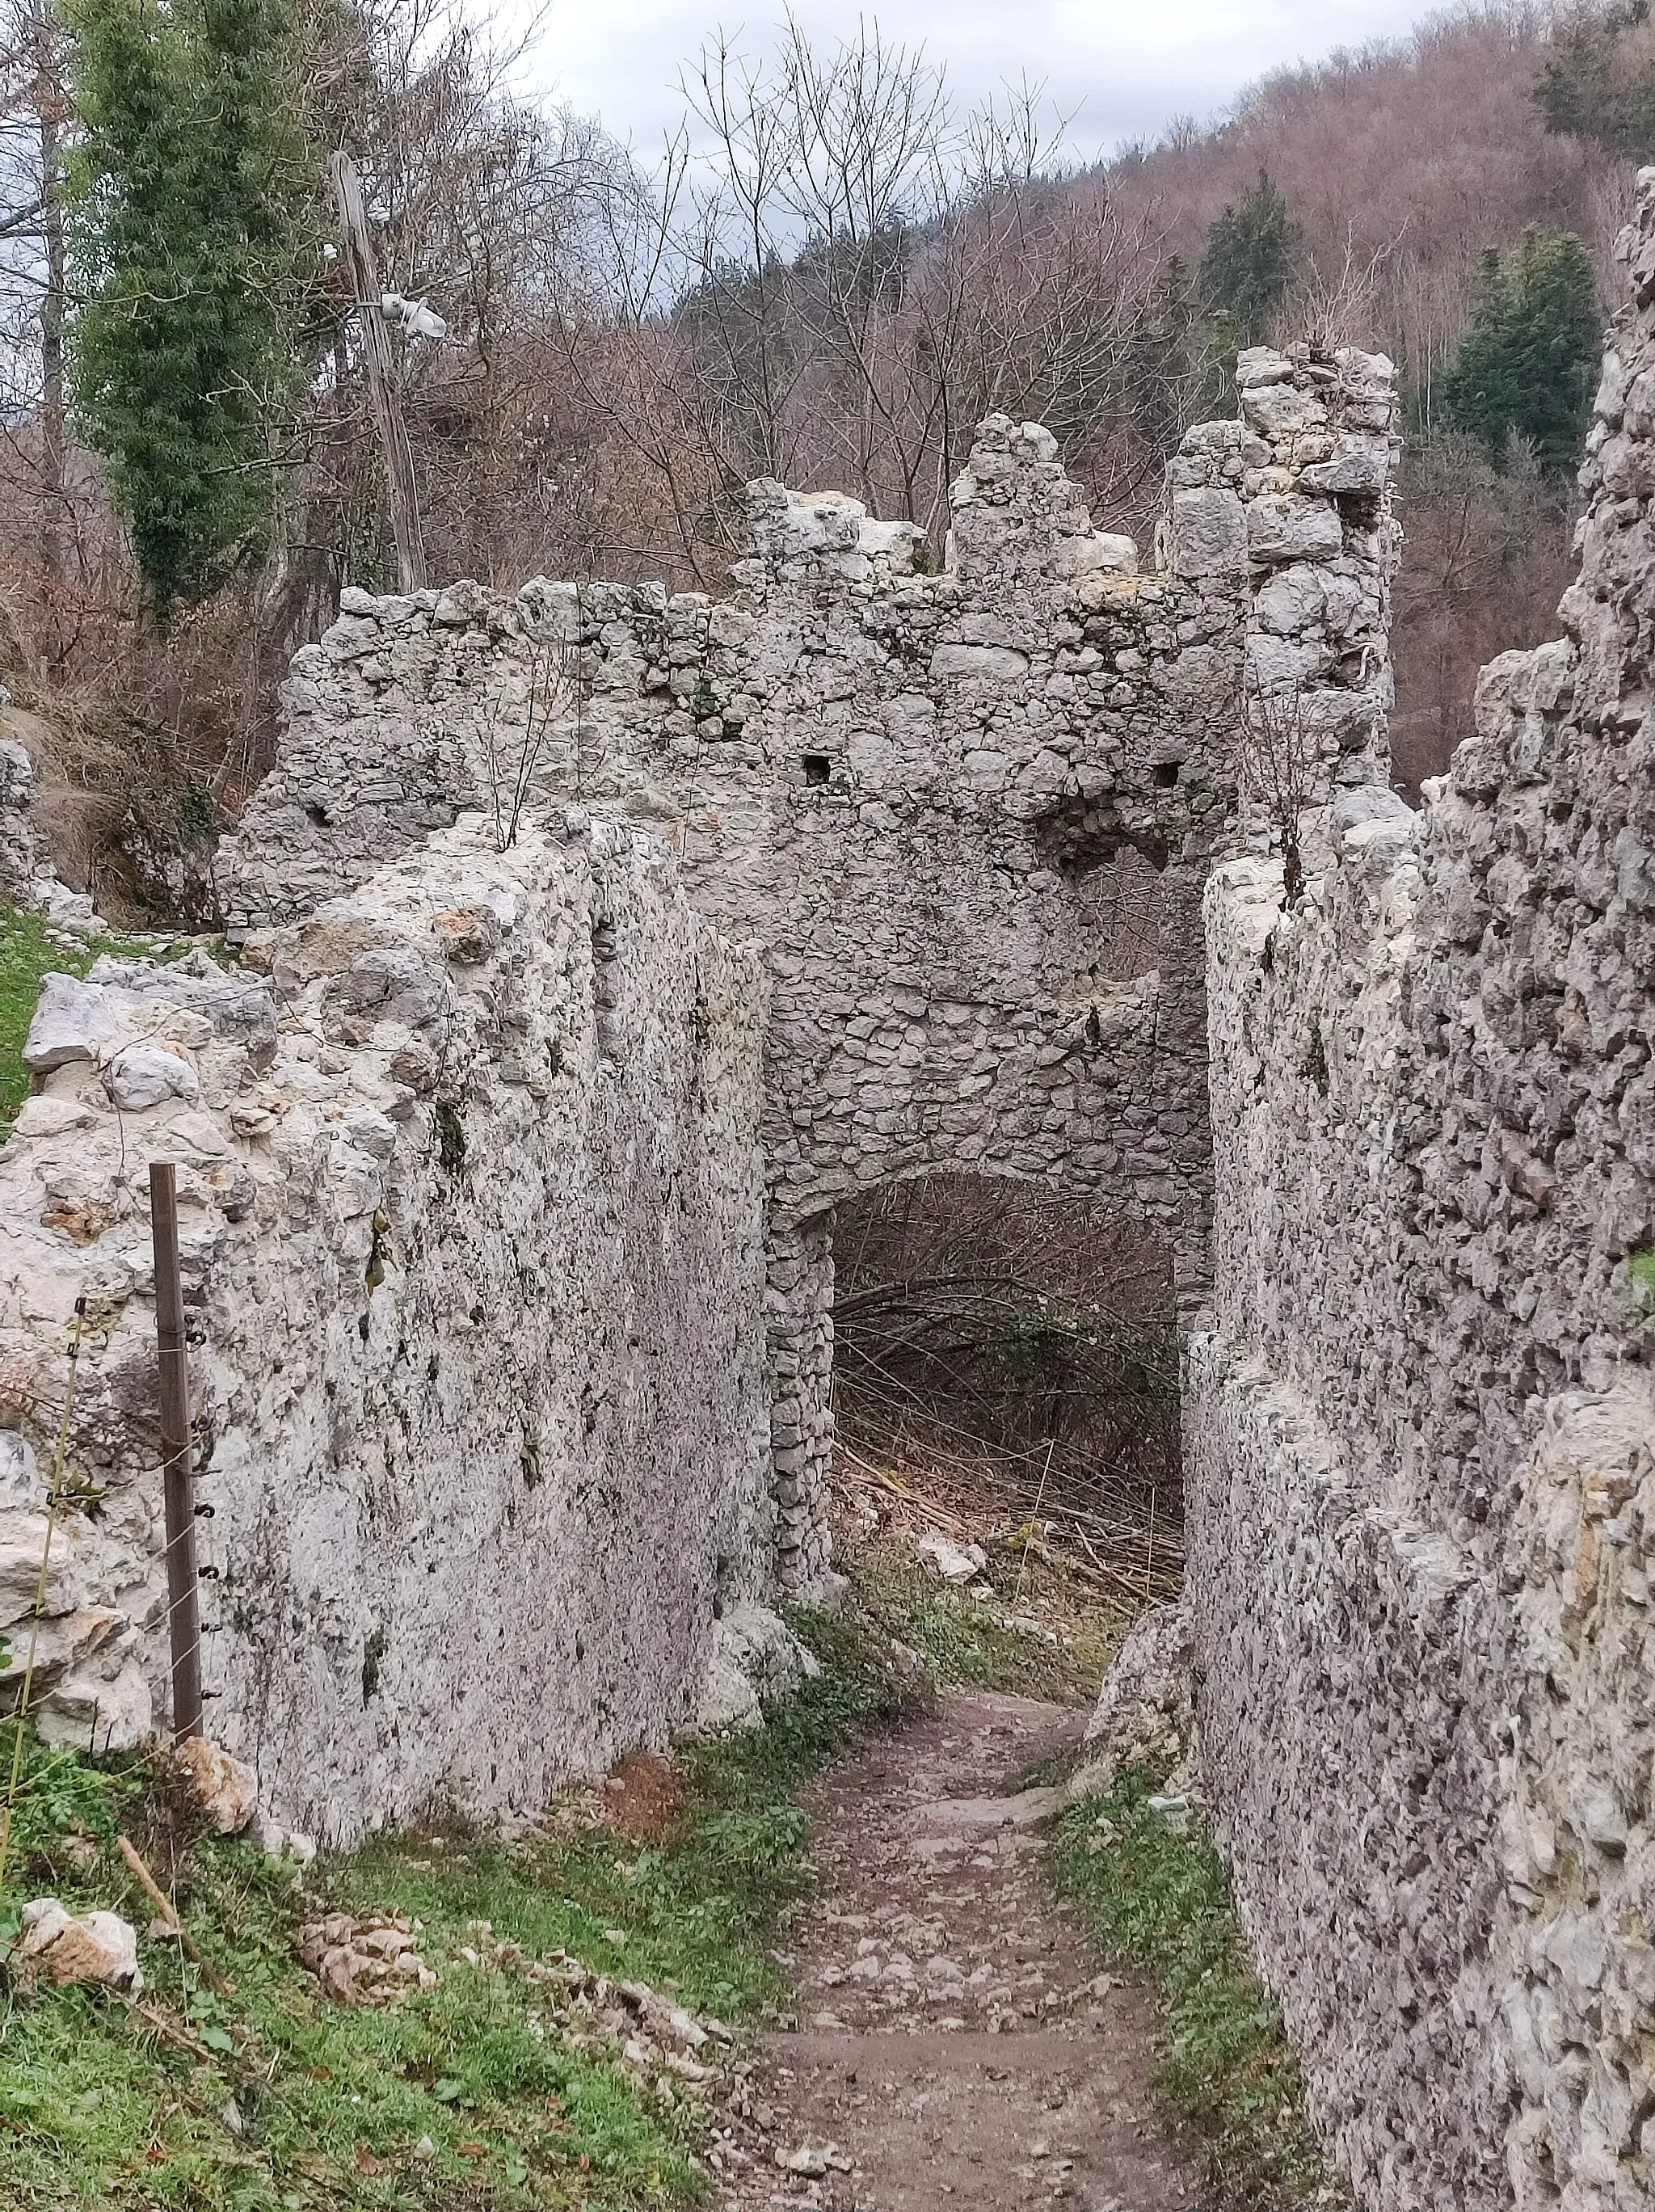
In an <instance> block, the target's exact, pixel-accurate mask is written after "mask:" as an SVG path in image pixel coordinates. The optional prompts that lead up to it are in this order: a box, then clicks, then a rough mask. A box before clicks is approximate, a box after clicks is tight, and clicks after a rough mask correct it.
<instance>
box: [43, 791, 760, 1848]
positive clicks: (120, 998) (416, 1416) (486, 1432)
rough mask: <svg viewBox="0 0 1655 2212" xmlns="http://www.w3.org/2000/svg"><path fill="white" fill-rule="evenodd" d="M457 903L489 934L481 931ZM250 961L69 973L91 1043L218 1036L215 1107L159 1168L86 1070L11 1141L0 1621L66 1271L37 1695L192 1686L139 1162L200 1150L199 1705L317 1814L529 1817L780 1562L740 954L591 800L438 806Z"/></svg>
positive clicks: (330, 1823) (131, 1701) (48, 1423)
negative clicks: (272, 1015)
mask: <svg viewBox="0 0 1655 2212" xmlns="http://www.w3.org/2000/svg"><path fill="white" fill-rule="evenodd" d="M457 914H465V915H470V916H472V917H474V918H476V917H479V916H482V915H488V916H489V917H491V918H492V924H491V926H489V927H483V926H482V924H481V923H480V922H476V921H475V920H474V923H473V924H472V925H468V927H467V930H466V931H465V932H464V940H465V941H464V953H465V957H464V958H456V957H454V955H455V951H456V936H455V927H454V917H455V916H456V915H457ZM248 958H249V960H250V962H254V963H258V966H257V968H256V969H252V968H246V967H244V968H243V969H239V970H236V971H222V972H220V971H215V973H214V974H213V975H208V974H206V973H204V972H202V971H201V970H199V969H197V970H196V971H195V972H182V973H180V972H179V971H178V970H175V969H173V968H156V969H144V970H142V972H139V971H136V970H135V969H134V968H133V966H132V964H131V963H111V966H110V968H109V969H107V970H106V971H105V980H103V981H98V980H96V978H97V975H98V972H99V971H98V970H96V969H94V981H91V982H90V983H89V984H88V985H87V986H86V987H84V990H83V995H82V999H81V1001H80V1011H79V1012H78V1014H77V1017H76V1018H77V1023H78V1027H79V1033H80V1034H82V1035H86V1036H96V1037H97V1038H100V1039H105V1040H106V1039H108V1038H110V1037H118V1036H122V1035H124V1034H125V1033H126V1031H127V1029H128V1025H129V1024H135V1023H136V1024H142V1027H143V1028H144V1029H145V1030H148V1031H149V1032H150V1033H152V1034H158V1035H175V1034H177V1033H178V1032H179V1031H180V1030H182V1031H184V1032H186V1033H187V1034H188V1035H189V1036H191V1039H192V1040H193V1042H191V1044H190V1045H189V1046H188V1048H187V1049H188V1050H189V1051H190V1053H191V1056H192V1059H193V1062H194V1065H195V1067H196V1070H197V1075H198V1079H199V1095H198V1097H197V1099H196V1100H195V1101H194V1102H193V1103H190V1102H187V1101H186V1100H185V1099H184V1098H182V1097H176V1096H174V1097H166V1098H163V1099H162V1100H161V1102H160V1103H157V1104H155V1105H154V1106H152V1107H150V1108H149V1109H147V1111H146V1113H145V1116H144V1122H145V1137H144V1144H143V1152H142V1156H141V1157H140V1158H138V1159H137V1160H134V1158H133V1157H132V1153H131V1137H130V1125H129V1126H128V1127H127V1128H126V1130H125V1132H124V1130H123V1118H122V1116H121V1115H119V1114H118V1113H117V1112H116V1111H115V1110H114V1109H112V1107H111V1105H110V1104H109V1103H108V1101H107V1100H106V1097H105V1094H104V1089H103V1085H101V1084H100V1082H98V1081H97V1080H96V1079H90V1080H89V1079H88V1077H89V1073H90V1071H89V1070H88V1066H86V1065H85V1063H84V1062H81V1061H76V1060H64V1062H62V1063H61V1064H59V1065H58V1066H53V1067H51V1068H48V1069H47V1070H46V1072H45V1073H44V1074H43V1075H42V1076H41V1077H40V1078H39V1080H40V1081H41V1082H42V1083H43V1085H45V1088H44V1090H43V1091H42V1093H41V1094H40V1097H39V1100H38V1101H37V1103H39V1104H41V1105H44V1104H45V1103H48V1102H57V1101H62V1102H64V1103H75V1104H76V1107H77V1109H80V1108H84V1109H85V1111H84V1113H83V1112H82V1111H80V1110H77V1111H76V1112H75V1113H74V1114H72V1115H70V1114H64V1115H38V1116H37V1117H35V1119H34V1121H33V1124H32V1129H33V1133H30V1125H26V1126H25V1127H24V1128H23V1129H21V1130H20V1132H19V1133H17V1134H15V1135H14V1136H13V1137H12V1139H10V1141H9V1143H8V1145H7V1146H6V1147H5V1149H4V1151H3V1152H0V1218H3V1219H4V1221H5V1223H6V1225H7V1231H8V1234H7V1237H6V1239H5V1243H4V1249H3V1254H0V1364H3V1367H4V1370H5V1372H6V1373H7V1374H8V1376H11V1377H13V1378H14V1386H13V1387H14V1395H13V1396H12V1398H11V1399H10V1401H9V1404H8V1408H7V1419H8V1422H9V1434H10V1436H11V1437H13V1438H14V1439H15V1442H14V1444H13V1447H12V1457H13V1461H14V1462H15V1467H16V1468H17V1478H16V1480H15V1484H13V1483H9V1484H8V1490H7V1495H6V1501H5V1508H4V1509H0V1597H3V1598H4V1600H5V1602H4V1603H3V1604H0V1613H9V1614H10V1615H11V1617H12V1618H13V1619H14V1620H15V1618H16V1617H17V1616H18V1614H19V1613H21V1612H25V1611H27V1609H28V1607H30V1606H31V1605H32V1603H33V1583H34V1577H35V1575H36V1574H37V1573H38V1568H39V1557H40V1547H41V1544H42V1542H43V1541H44V1522H43V1520H42V1518H41V1516H40V1515H39V1512H38V1510H31V1508H32V1507H35V1506H38V1502H39V1484H38V1480H31V1478H30V1477H29V1474H28V1472H27V1469H28V1466H29V1455H30V1454H32V1455H33V1464H34V1467H35V1468H36V1469H37V1470H38V1468H39V1466H40V1465H41V1464H43V1463H44V1464H49V1463H50V1460H51V1454H52V1443H53V1425H54V1423H55V1420H56V1417H57V1414H56V1409H57V1407H58V1403H59V1402H60V1401H59V1394H60V1391H61V1388H62V1379H63V1376H64V1358H65V1354H66V1352H67V1349H68V1346H69V1343H70V1334H71V1331H72V1328H73V1317H74V1306H75V1301H76V1297H79V1296H84V1297H86V1298H87V1301H88V1316H89V1319H90V1322H91V1327H90V1328H89V1329H88V1334H87V1338H86V1341H85V1344H84V1346H83V1350H82V1359H81V1365H80V1382H79V1389H78V1391H77V1395H76V1419H75V1425H74V1427H73V1429H72V1431H71V1434H70V1464H69V1470H68V1471H69V1476H70V1504H69V1506H68V1507H67V1508H66V1509H65V1510H64V1512H63V1513H62V1515H61V1516H60V1521H59V1528H58V1538H57V1541H56V1543H55V1544H54V1560H53V1567H52V1574H51V1576H50V1577H48V1586H47V1601H48V1607H49V1613H48V1617H47V1618H46V1620H45V1622H44V1624H43V1626H42V1630H41V1633H40V1638H39V1655H38V1673H37V1689H36V1705H37V1711H39V1717H40V1725H41V1729H42V1731H43V1733H45V1734H47V1735H50V1736H52V1738H53V1739H54V1740H58V1741H79V1742H82V1743H84V1742H87V1741H93V1740H95V1741H96V1744H97V1747H98V1748H99V1749H100V1750H102V1749H103V1748H104V1747H106V1744H108V1743H110V1742H112V1741H113V1742H115V1743H117V1744H119V1743H126V1742H131V1741H136V1739H137V1738H138V1737H139V1736H140V1735H142V1733H143V1732H144V1730H145V1729H147V1728H148V1727H149V1725H150V1724H151V1722H152V1719H153V1717H154V1716H155V1713H157V1712H160V1711H164V1710H165V1683H166V1675H167V1646H166V1635H165V1627H164V1610H165V1609H164V1602H163V1593H164V1587H165V1578H164V1573H163V1568H162V1559H161V1515H160V1498H159V1488H158V1478H157V1475H156V1471H155V1453H154V1445H153V1435H154V1431H153V1420H154V1412H153V1407H154V1395H153V1394H154V1383H153V1362H154V1332H155V1321H154V1313H153V1308H152V1304H151V1300H152V1297H153V1279H152V1274H151V1268H150V1261H149V1218H148V1212H147V1189H148V1187H147V1181H146V1179H145V1176H144V1172H143V1162H144V1160H145V1159H147V1158H161V1159H169V1158H170V1159H173V1160H174V1161H176V1163H177V1164H178V1182H179V1216H180V1230H181V1243H182V1249H183V1261H184V1275H185V1299H186V1304H187V1306H188V1310H189V1312H190V1316H191V1342H192V1351H191V1368H192V1380H193V1387H194V1391H195V1398H196V1413H197V1433H198V1436H199V1437H200V1445H199V1449H198V1462H197V1464H198V1472H197V1496H198V1497H199V1498H200V1499H201V1501H202V1503H203V1504H207V1505H210V1506H211V1507H212V1509H213V1510H212V1516H211V1517H210V1519H208V1518H203V1519H202V1520H201V1521H200V1522H198V1523H197V1528H198V1537H199V1542H200V1545H201V1547H202V1552H203V1559H204V1561H205V1563H206V1564H207V1565H209V1567H211V1568H213V1569H215V1570H216V1574H215V1579H214V1580H212V1581H211V1582H209V1583H204V1584H203V1669H204V1673H205V1676H206V1680H207V1682H208V1684H209V1686H210V1687H211V1688H212V1689H213V1690H214V1691H215V1692H216V1693H217V1694H216V1696H215V1701H214V1704H213V1706H212V1713H213V1720H214V1726H215V1732H216V1733H217V1734H218V1735H220V1737H221V1740H222V1742H223V1744H224V1746H225V1747H226V1749H227V1751H228V1752H229V1753H231V1754H233V1756H234V1757H235V1758H237V1759H243V1760H246V1761H247V1762H249V1763H250V1764H251V1765H256V1767H257V1769H258V1777H259V1783H260V1788H261V1793H262V1796H263V1801H264V1809H265V1810H266V1811H267V1813H268V1814H270V1816H271V1817H272V1818H273V1819H275V1820H277V1821H279V1822H280V1823H282V1825H283V1826H289V1827H294V1828H298V1829H300V1830H301V1831H303V1832H306V1833H311V1834H320V1835H322V1836H324V1838H329V1839H332V1838H338V1837H340V1836H344V1835H349V1834H350V1833H352V1832H355V1831H356V1830H357V1829H359V1828H360V1827H361V1826H362V1825H363V1824H364V1823H366V1822H367V1821H369V1820H381V1819H385V1818H391V1817H395V1816H397V1814H403V1813H407V1812H411V1811H412V1810H414V1809H415V1808H417V1807H419V1806H421V1805H422V1804H424V1803H427V1802H430V1801H431V1799H432V1797H433V1794H434V1795H436V1796H442V1795H445V1794H446V1795H450V1796H455V1797H456V1798H458V1799H460V1800H463V1801H465V1802H471V1803H473V1804H475V1805H477V1806H479V1807H486V1806H488V1805H494V1804H505V1803H517V1804H522V1803H529V1804H538V1803H540V1802H543V1796H544V1792H545V1790H547V1789H548V1788H549V1785H550V1784H551V1783H552V1782H554V1781H555V1780H556V1779H558V1778H561V1776H563V1775H565V1774H567V1773H569V1772H572V1771H589V1770H601V1769H602V1768H603V1767H604V1766H606V1765H608V1764H609V1761H610V1759H613V1758H614V1757H615V1755H616V1754H617V1753H619V1752H621V1751H622V1750H625V1749H627V1748H628V1747H631V1746H633V1745H635V1744H638V1743H640V1742H650V1741H657V1742H658V1741H662V1740H663V1739H664V1737H665V1735H667V1734H668V1733H669V1731H670V1729H672V1728H673V1727H674V1726H676V1725H678V1724H680V1723H682V1722H683V1721H685V1720H687V1719H688V1717H689V1716H690V1714H691V1712H692V1711H693V1709H694V1700H695V1698H696V1695H697V1692H698V1690H699V1686H700V1680H701V1675H702V1672H703V1669H704V1668H705V1665H706V1656H707V1653H708V1650H709V1648H710V1644H711V1641H712V1632H713V1622H714V1616H715V1611H716V1610H717V1608H718V1607H719V1606H721V1605H724V1604H726V1603H736V1602H739V1601H740V1600H741V1599H742V1598H743V1597H744V1596H746V1595H749V1594H756V1593H757V1592H758V1590H759V1589H761V1588H762V1587H763V1586H764V1585H765V1583H766V1582H767V1574H768V1564H769V1549H770V1540H771V1532H770V1527H769V1519H768V1516H769V1512H770V1510H771V1509H770V1505H769V1502H768V1492H767V1484H766V1453H767V1422H768V1404H767V1389H766V1382H765V1373H764V1358H765V1342H764V1312H763V1295H764V1264H763V1252H764V1244H763V1225H762V1191H761V1180H760V1170H759V1160H758V1152H757V1136H758V1115H759V1103H760V1049H761V1035H762V1019H763V1005H764V990H763V982H762V977H761V971H760V969H759V966H758V963H757V960H756V957H755V955H754V954H753V953H752V952H751V951H737V950H736V949H735V948H733V947H732V946H731V945H730V944H729V943H728V942H727V941H725V940H724V939H723V938H722V937H720V936H719V935H718V933H717V932H715V931H714V930H712V928H710V927H708V926H707V925H706V924H705V923H703V922H701V921H699V920H698V919H697V918H696V917H695V916H694V915H693V914H692V913H691V912H690V911H689V909H688V907H687V906H686V905H685V904H684V902H683V900H682V895H681V894H680V892H679V890H678V888H677V884H676V867H675V864H674V862H673V860H672V859H671V857H670V854H668V853H667V852H666V851H665V850H664V848H662V847H661V846H660V845H659V844H658V843H657V842H654V841H652V839H650V838H648V837H647V836H645V835H644V834H643V833H641V832H637V831H634V830H631V829H621V828H617V827H615V825H613V824H600V823H585V824H584V825H580V824H578V825H577V826H576V827H575V829H573V830H572V831H569V832H568V834H567V839H566V837H565V836H564V830H563V825H560V834H559V836H557V837H550V836H547V835H546V834H544V833H543V832H541V831H533V832H528V833H525V834H524V837H523V839H522V841H521V842H519V844H518V845H517V846H516V847H514V848H512V850H511V851H509V852H507V853H505V854H501V853H499V852H497V851H495V850H494V848H493V845H492V842H491V840H490V839H489V838H488V836H486V835H485V834H482V831H481V829H480V828H477V829H465V828H464V827H462V828H460V829H454V830H451V831H449V832H447V833H445V834H444V835H442V836H440V837H438V838H437V839H436V840H435V841H434V842H433V843H432V844H431V845H430V846H429V847H428V848H426V849H424V850H422V851H421V852H420V853H418V854H410V855H409V856H408V857H407V858H406V859H405V860H403V861H402V862H400V863H398V864H397V865H394V866H391V867H389V868H387V869H385V870H384V871H383V872H381V873H380V874H379V876H378V877H377V878H374V880H373V883H372V884H365V885H364V886H362V887H361V889H360V890H357V891H355V892H354V893H353V894H352V895H351V896H349V897H346V898H343V899H341V900H339V901H338V902H336V903H335V904H334V905H332V906H330V907H329V908H326V909H325V910H324V912H322V913H320V914H318V915H317V916H316V917H315V918H314V919H312V920H310V921H302V922H300V923H297V924H295V925H294V927H290V928H288V929H284V930H281V931H276V932H273V933H268V934H267V935H265V936H264V937H263V938H261V939H259V940H258V942H257V943H256V944H254V945H250V946H249V947H248ZM261 969H262V970H264V973H260V972H258V971H259V970H261ZM266 975H268V976H269V978H270V980H269V981H266V980H265V978H266ZM273 991H274V992H275V993H276V996H277V997H278V998H279V1002H280V1004H281V1006H282V1017H281V1025H280V1029H279V1031H278V1030H276V1025H275V1024H274V1023H271V1024H270V1028H269V1042H270V1056H268V1057H267V1056H266V1053H265V1050H264V1047H263V1045H262V1044H261V1042H260V1039H261V1038H262V1037H263V1036H264V1018H265V1017H266V1016H268V1011H269V1008H270V1005H271V994H272V992H273ZM100 1000H102V1001H103V1002H105V1003H104V1004H103V1006H102V1010H101V1012H100V1010H99V1005H98V1002H99V1001H100ZM250 1007H251V1008H252V1014H251V1015H250V1013H249V1009H250ZM261 1009H262V1010H264V1012H263V1014H261V1013H260V1010H261ZM250 1040H251V1041H250ZM100 1049H101V1047H100ZM420 1069H423V1070H427V1071H428V1073H423V1074H421V1075H420V1077H419V1080H418V1082H417V1083H415V1082H409V1081H408V1080H405V1079H404V1076H405V1074H408V1073H415V1072H416V1071H418V1070H420ZM19 1381H24V1382H26V1383H27V1388H24V1389H21V1390H20V1389H17V1387H16V1386H17V1383H18V1382H19ZM37 1408H38V1413H37V1412H36V1410H35V1409H37ZM14 1567H15V1572H14V1571H13V1568H14ZM14 1592H15V1601H14V1596H13V1594H14ZM13 1644H14V1649H15V1652H16V1654H17V1663H19V1664H21V1649H20V1647H19V1646H18V1639H17V1638H16V1636H15V1633H14V1636H13ZM243 1794H244V1795H245V1796H246V1800H247V1802H246V1811H247V1812H251V1811H252V1798H251V1792H250V1790H248V1791H246V1792H244V1793H243ZM237 1809H239V1804H238V1808H237Z"/></svg>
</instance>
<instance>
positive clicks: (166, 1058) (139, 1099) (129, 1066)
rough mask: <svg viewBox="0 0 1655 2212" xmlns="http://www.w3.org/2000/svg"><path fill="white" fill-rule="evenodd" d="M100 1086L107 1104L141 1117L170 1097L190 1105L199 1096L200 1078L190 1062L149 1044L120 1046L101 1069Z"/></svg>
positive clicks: (176, 1054)
mask: <svg viewBox="0 0 1655 2212" xmlns="http://www.w3.org/2000/svg"><path fill="white" fill-rule="evenodd" d="M103 1084H104V1089H105V1090H106V1091H107V1093H108V1094H109V1103H110V1104H111V1105H112V1106H116V1107H118V1108H119V1109H121V1111H122V1112H124V1113H127V1114H142V1113H144V1112H146V1111H147V1110H148V1109H149V1108H150V1107H152V1106H160V1105H162V1104H164V1103H166V1102H167V1100H169V1099H173V1098H179V1099H182V1100H183V1101H184V1102H185V1104H186V1105H193V1104H194V1103H195V1101H196V1100H197V1098H198V1097H200V1095H201V1079H200V1077H199V1076H198V1075H197V1073H196V1071H195V1069H194V1068H193V1067H192V1066H191V1064H190V1062H189V1061H188V1060H185V1058H184V1057H183V1055H182V1054H179V1053H176V1052H168V1051H167V1050H166V1049H165V1048H163V1047H162V1046H160V1045H153V1044H130V1045H126V1046H124V1047H123V1048H122V1049H121V1050H120V1051H119V1052H118V1053H117V1054H115V1056H114V1058H113V1059H112V1060H111V1061H110V1063H109V1065H108V1066H107V1067H106V1069H105V1070H104V1077H103Z"/></svg>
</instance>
